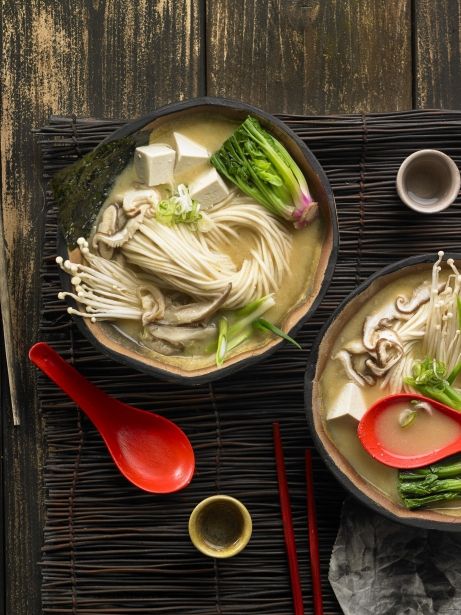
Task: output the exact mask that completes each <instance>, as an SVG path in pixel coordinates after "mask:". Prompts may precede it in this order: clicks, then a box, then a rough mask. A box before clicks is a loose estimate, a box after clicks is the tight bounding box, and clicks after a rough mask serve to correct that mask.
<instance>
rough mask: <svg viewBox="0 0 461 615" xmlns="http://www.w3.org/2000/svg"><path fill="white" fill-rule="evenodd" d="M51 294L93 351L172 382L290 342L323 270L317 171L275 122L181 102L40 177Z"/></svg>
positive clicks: (327, 275) (323, 221)
mask: <svg viewBox="0 0 461 615" xmlns="http://www.w3.org/2000/svg"><path fill="white" fill-rule="evenodd" d="M53 191H54V196H55V198H56V201H57V205H58V210H59V221H60V239H59V248H58V252H59V256H58V258H57V264H58V265H59V267H60V268H61V270H62V276H61V277H62V286H63V288H62V292H61V293H60V295H59V296H60V298H61V299H62V300H65V301H67V302H68V304H69V307H68V311H69V312H70V313H71V314H73V315H74V316H75V320H76V322H77V323H78V325H79V327H80V328H81V329H82V331H83V332H84V334H85V335H86V336H87V337H88V338H89V340H90V341H91V342H92V343H93V344H94V345H95V346H97V347H98V348H99V349H102V350H104V351H105V352H107V353H109V354H110V355H111V356H112V357H113V358H114V359H117V360H119V361H122V362H125V363H128V364H129V365H131V366H133V367H135V368H137V369H140V370H142V371H145V372H148V373H151V374H154V375H158V376H164V377H167V378H168V379H170V380H175V381H179V382H182V383H199V382H206V381H211V380H213V379H216V378H219V377H221V376H224V375H226V374H228V373H231V372H232V371H234V370H236V369H239V368H242V367H244V366H247V365H249V364H251V363H253V362H255V361H257V360H260V359H261V358H263V357H265V356H267V355H268V354H269V353H271V352H273V351H274V350H275V349H276V348H277V346H279V345H280V344H281V343H282V342H284V341H287V340H288V341H289V342H291V343H296V342H295V340H294V339H293V336H294V335H295V334H296V330H297V328H298V327H299V326H300V325H301V324H302V323H303V322H304V321H305V320H306V319H307V318H308V317H309V316H310V315H311V314H312V313H313V311H314V310H315V308H316V307H317V305H318V303H319V302H320V299H321V297H322V295H323V294H324V292H325V290H326V287H327V285H328V283H329V281H330V279H331V276H332V274H333V268H334V264H335V259H336V253H337V245H338V229H337V220H336V209H335V203H334V199H333V194H332V192H331V188H330V185H329V183H328V179H327V177H326V175H325V174H324V172H323V170H322V168H321V166H320V165H319V163H318V161H317V160H316V158H315V156H314V155H313V154H312V153H311V151H310V150H309V149H308V147H307V146H306V145H305V144H304V142H303V141H302V140H301V139H299V138H298V137H297V136H296V135H295V134H294V133H293V132H292V131H291V130H290V129H289V128H288V127H287V126H286V125H285V124H284V123H283V122H281V121H280V120H278V119H277V118H275V117H272V116H271V115H268V114H267V113H265V112H263V111H261V110H259V109H256V108H254V107H252V106H250V105H246V104H243V103H238V102H232V101H227V100H223V99H215V98H201V99H194V100H190V101H186V102H181V103H178V104H172V105H169V106H167V107H163V108H161V109H159V110H157V111H155V112H153V113H152V114H150V115H149V116H147V117H144V118H142V119H140V120H136V121H134V122H131V123H129V124H127V125H125V126H124V127H122V128H121V129H120V130H117V131H116V132H115V133H114V134H113V135H111V136H110V138H108V139H106V140H105V141H104V142H103V143H101V144H100V145H99V146H98V147H97V148H96V149H95V150H93V151H92V152H90V153H89V154H88V155H86V156H85V157H84V158H83V159H81V160H79V161H78V162H76V163H75V164H74V165H72V166H71V167H68V168H66V169H64V170H63V171H61V172H60V173H58V174H57V175H56V176H55V177H54V180H53Z"/></svg>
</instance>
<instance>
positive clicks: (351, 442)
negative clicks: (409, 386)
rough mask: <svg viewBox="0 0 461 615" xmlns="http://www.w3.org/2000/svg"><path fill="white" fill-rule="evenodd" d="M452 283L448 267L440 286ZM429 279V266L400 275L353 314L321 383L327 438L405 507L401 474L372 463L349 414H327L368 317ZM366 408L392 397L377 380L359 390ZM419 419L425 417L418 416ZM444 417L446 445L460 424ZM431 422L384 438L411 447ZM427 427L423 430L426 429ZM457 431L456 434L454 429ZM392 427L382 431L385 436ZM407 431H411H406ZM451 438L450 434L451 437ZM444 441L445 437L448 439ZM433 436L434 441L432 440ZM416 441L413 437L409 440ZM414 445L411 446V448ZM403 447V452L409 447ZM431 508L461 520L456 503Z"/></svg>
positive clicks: (345, 380) (416, 349) (419, 356)
mask: <svg viewBox="0 0 461 615" xmlns="http://www.w3.org/2000/svg"><path fill="white" fill-rule="evenodd" d="M447 278H448V273H447V268H446V267H444V268H443V271H442V273H441V281H442V282H445V281H446V280H447ZM430 279H431V267H430V265H428V266H427V268H426V269H424V270H419V271H417V272H414V273H409V274H407V275H402V276H401V277H399V278H396V279H394V280H392V281H390V282H389V283H388V284H387V285H386V286H385V287H383V288H381V290H378V291H377V292H376V293H375V294H373V295H372V296H371V297H370V298H369V299H368V300H367V301H366V302H365V303H364V304H363V305H362V307H360V308H359V309H357V310H356V312H354V314H353V317H352V318H351V319H350V320H349V321H347V322H345V323H344V326H343V327H342V329H341V331H340V334H339V335H338V337H337V339H335V340H334V343H333V344H332V347H331V350H330V353H329V360H328V361H327V362H326V363H325V367H324V369H323V372H322V373H321V375H320V379H319V385H320V386H319V390H320V396H321V397H320V408H321V412H322V422H323V425H324V428H325V431H326V433H327V434H328V437H329V438H330V439H331V441H332V442H333V443H334V445H335V447H336V448H337V450H338V451H339V452H340V453H341V455H342V456H343V457H344V458H345V459H346V460H347V461H348V462H349V464H350V465H351V466H352V467H353V469H354V470H355V471H356V472H357V473H358V474H359V475H360V476H361V477H363V478H364V479H365V480H366V481H367V482H368V483H370V484H371V485H373V486H374V487H375V488H376V489H377V490H378V491H380V492H381V493H383V494H385V495H386V496H387V497H388V498H389V499H390V500H391V501H393V502H395V503H399V504H401V499H400V496H399V494H398V491H397V487H398V470H396V469H394V468H390V467H388V466H385V465H384V464H382V463H379V462H378V461H376V460H375V459H373V458H372V457H371V456H370V455H369V454H368V453H367V452H366V451H365V449H364V448H363V447H362V445H361V443H360V440H359V439H358V436H357V425H358V422H357V420H355V419H354V418H352V417H351V416H349V415H345V416H341V417H339V418H333V419H329V420H328V419H327V416H328V413H329V411H330V410H331V409H332V408H334V406H335V400H336V399H337V396H338V393H339V392H340V391H341V390H342V389H343V387H344V386H345V385H346V384H347V383H348V382H350V378H349V377H348V376H347V374H346V373H345V370H344V368H343V365H342V364H341V362H340V361H339V360H337V359H334V357H336V355H337V354H338V352H339V351H340V350H342V349H343V348H344V347H347V346H348V344H350V343H351V342H352V341H355V340H361V339H362V336H363V331H364V322H365V319H366V318H367V316H369V315H370V314H374V313H376V312H377V311H378V310H382V309H383V308H384V307H385V306H388V305H390V304H392V303H393V302H395V300H396V298H397V297H399V296H402V297H407V298H408V297H411V295H412V292H413V290H414V289H415V288H417V287H419V286H420V285H421V284H422V283H423V282H425V281H430ZM414 356H415V358H416V360H422V359H423V358H424V357H423V355H422V350H421V345H420V344H419V343H418V344H416V345H415V346H414ZM361 391H362V394H363V397H364V400H365V402H366V407H370V406H371V405H372V404H373V403H374V402H376V401H377V400H378V399H380V398H382V397H385V396H386V395H389V394H391V393H392V392H395V391H391V390H390V388H389V387H388V386H382V384H381V383H380V382H379V381H378V382H377V383H376V384H375V385H374V386H370V385H367V386H364V387H363V389H361ZM420 418H421V417H420ZM445 418H446V417H443V419H442V422H443V425H442V427H441V434H440V435H441V438H442V440H443V442H444V443H447V442H448V440H450V439H451V441H453V439H454V438H455V437H456V435H459V433H460V432H461V428H460V427H459V424H457V423H456V424H455V425H454V426H452V425H451V423H453V422H454V421H452V420H451V419H449V418H447V421H450V426H449V425H448V424H447V421H445V420H444V419H445ZM430 420H431V419H430V417H423V419H422V420H421V422H420V423H419V426H418V425H417V422H416V421H415V423H414V424H412V425H411V426H409V427H408V428H405V429H403V430H402V428H401V427H398V426H396V425H394V427H395V430H394V431H392V433H391V432H388V433H387V435H386V443H387V445H389V446H392V441H393V439H394V436H395V431H397V432H398V433H399V434H400V435H401V436H402V438H405V442H406V444H405V446H407V447H409V446H410V445H409V443H408V442H407V440H406V438H410V433H412V434H414V433H415V432H414V431H413V427H415V426H416V427H415V428H416V430H417V431H418V430H419V429H420V428H423V427H424V428H425V423H426V422H427V421H430ZM423 423H424V425H423ZM452 427H454V430H453V429H452ZM388 428H389V425H386V426H385V427H384V428H383V433H384V431H387V430H388ZM407 429H408V431H406V430H407ZM450 434H451V435H450ZM445 436H446V438H445ZM434 437H435V436H434ZM411 440H412V441H413V437H412V438H411ZM418 440H419V438H416V439H415V441H414V442H413V445H414V448H408V449H407V450H408V453H409V454H411V452H412V451H414V452H415V453H416V452H419V451H420V450H421V446H423V445H424V441H419V442H418ZM394 445H395V447H396V449H395V450H397V448H398V449H399V450H400V445H399V443H398V442H396V443H395V444H394ZM413 445H412V446H413ZM436 445H437V442H436V441H433V443H432V450H433V448H434V447H435V446H436ZM405 446H404V448H405ZM430 508H433V509H437V510H439V512H441V513H443V512H444V511H445V512H446V513H447V514H450V515H455V516H461V500H453V501H451V502H447V503H444V504H434V505H433V506H430Z"/></svg>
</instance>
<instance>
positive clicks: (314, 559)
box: [272, 423, 323, 615]
mask: <svg viewBox="0 0 461 615" xmlns="http://www.w3.org/2000/svg"><path fill="white" fill-rule="evenodd" d="M272 431H273V436H274V446H275V461H276V465H277V479H278V484H279V494H280V507H281V509H282V523H283V531H284V534H285V545H286V549H287V554H288V566H289V569H290V579H291V591H292V594H293V603H294V607H295V615H304V604H303V595H302V591H301V581H300V578H299V566H298V556H297V553H296V543H295V535H294V531H293V517H292V514H291V504H290V495H289V493H288V483H287V476H286V471H285V460H284V456H283V446H282V437H281V435H280V425H279V424H278V423H273V425H272ZM313 482H314V481H313V476H312V456H311V452H310V450H306V484H307V522H308V532H309V552H310V562H311V577H312V594H313V598H314V614H315V615H323V601H322V586H321V582H320V559H319V541H318V534H317V518H316V514H315V500H314V485H313Z"/></svg>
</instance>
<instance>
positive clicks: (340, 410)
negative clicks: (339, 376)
mask: <svg viewBox="0 0 461 615" xmlns="http://www.w3.org/2000/svg"><path fill="white" fill-rule="evenodd" d="M367 409H368V405H367V403H366V401H365V397H364V395H363V392H362V389H361V388H360V387H359V386H358V385H357V384H355V382H348V383H347V384H346V385H344V386H343V388H342V389H341V390H340V391H339V393H338V396H337V397H336V399H335V401H334V402H333V405H332V407H331V409H330V411H329V412H328V416H327V418H328V420H331V419H338V418H340V417H342V416H347V415H349V416H352V418H354V419H356V420H357V421H360V419H361V418H362V417H363V415H364V414H365V412H366V411H367Z"/></svg>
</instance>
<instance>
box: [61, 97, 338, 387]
mask: <svg viewBox="0 0 461 615" xmlns="http://www.w3.org/2000/svg"><path fill="white" fill-rule="evenodd" d="M203 112H206V113H209V114H210V115H212V114H216V115H219V116H221V117H222V116H224V117H227V118H230V119H232V120H236V121H243V120H244V119H245V118H246V117H247V115H248V114H251V115H253V116H255V117H257V118H258V119H259V120H260V121H261V124H262V125H263V126H264V127H265V128H266V129H268V130H269V131H270V132H271V133H272V134H273V135H274V136H276V137H277V138H278V139H279V140H280V141H282V142H283V144H284V145H285V147H286V148H287V149H288V150H289V152H290V153H291V155H292V156H293V158H294V159H295V160H296V162H297V163H298V165H299V166H300V168H301V169H302V171H303V173H304V174H305V176H306V178H307V181H308V184H309V189H310V191H311V193H312V195H313V197H314V198H315V200H316V201H317V202H318V204H319V210H320V215H321V217H322V220H323V224H324V229H325V234H324V241H323V246H322V250H321V255H320V261H319V264H318V267H317V270H316V272H315V276H314V279H313V284H312V292H311V293H310V294H309V296H307V297H306V299H305V300H304V301H303V302H302V303H300V304H298V305H297V306H294V308H293V309H292V310H291V311H290V313H289V314H287V316H286V318H285V320H284V322H283V323H282V325H281V326H282V328H283V330H284V331H286V332H287V333H289V334H290V335H294V334H295V333H296V331H297V330H298V329H299V327H300V326H301V325H302V324H303V323H304V322H305V321H306V320H307V319H308V318H309V317H310V316H311V315H312V314H313V312H314V311H315V309H316V308H317V306H318V305H319V303H320V300H321V298H322V297H323V295H324V293H325V291H326V289H327V287H328V285H329V283H330V281H331V278H332V275H333V270H334V266H335V262H336V256H337V250H338V224H337V218H336V207H335V201H334V198H333V193H332V191H331V187H330V184H329V182H328V179H327V177H326V175H325V173H324V172H323V170H322V167H321V166H320V164H319V163H318V161H317V159H316V157H315V156H314V155H313V154H312V152H311V151H310V150H309V148H308V147H306V145H305V144H304V143H303V142H302V141H301V139H299V138H298V137H297V136H296V135H295V134H294V133H293V132H292V131H291V130H290V129H289V128H288V127H287V126H286V125H285V124H284V123H283V122H281V121H280V120H278V119H277V118H275V117H273V116H272V115H269V114H268V113H265V112H264V111H261V110H260V109H257V108H256V107H252V106H251V105H247V104H245V103H240V102H235V101H230V100H225V99H220V98H197V99H193V100H188V101H185V102H180V103H175V104H172V105H168V106H166V107H162V108H161V109H158V110H157V111H154V112H153V113H151V114H150V115H148V116H146V117H143V118H141V119H138V120H135V121H133V122H130V123H128V124H126V125H125V126H123V127H122V128H120V129H119V130H117V131H115V132H114V133H113V134H112V135H111V136H110V137H109V138H108V139H106V140H105V141H104V142H103V143H102V144H101V145H99V146H98V148H97V149H99V148H100V147H101V146H104V145H106V146H107V144H110V143H113V142H116V141H119V142H122V141H120V140H124V139H126V138H127V137H130V136H134V137H135V139H136V143H137V144H142V143H145V142H147V138H148V133H149V132H150V131H151V130H153V129H154V128H158V127H160V126H162V124H163V123H164V122H167V121H170V120H171V119H173V118H181V117H183V116H190V115H192V114H196V113H203ZM95 151H97V150H95ZM59 254H60V255H61V256H63V257H64V258H70V259H71V260H76V259H77V260H78V258H79V256H78V253H77V250H69V249H68V247H67V242H66V240H65V239H64V237H63V235H62V234H61V237H60V241H59ZM62 282H63V286H64V287H65V288H66V289H67V290H69V289H70V281H69V279H68V276H67V275H63V276H62ZM75 320H76V322H77V324H78V326H79V328H80V329H81V331H82V332H83V333H84V334H85V335H86V337H87V338H88V339H89V340H90V342H92V343H93V344H94V345H95V346H96V347H97V348H98V349H99V350H101V351H104V352H106V353H107V354H109V355H110V356H111V357H112V358H113V359H115V360H117V361H121V362H123V363H126V364H128V365H130V366H131V367H134V368H136V369H139V370H141V371H143V372H146V373H148V374H152V375H154V376H160V377H164V378H166V379H169V380H172V381H176V382H180V383H183V384H200V383H204V382H210V381H212V380H216V379H218V378H222V377H223V376H227V375H228V374H231V373H233V372H235V371H237V370H238V369H242V368H244V367H248V366H249V365H251V364H253V363H256V362H257V361H260V360H261V359H263V358H264V357H267V356H268V355H270V354H271V353H273V352H274V351H275V350H276V349H277V348H278V346H279V345H280V344H281V343H282V342H281V340H280V339H279V338H277V339H270V340H269V341H268V342H267V343H266V344H265V345H263V346H261V347H259V348H257V349H255V350H251V351H244V352H241V353H240V354H237V355H235V356H233V357H231V358H230V359H229V360H228V361H226V362H225V363H224V365H223V366H222V367H220V368H217V367H207V368H201V369H194V370H190V371H188V370H185V369H181V368H179V367H175V366H171V365H168V364H166V363H164V362H162V361H161V360H160V359H159V358H157V356H156V357H152V355H149V354H147V353H146V354H142V353H140V352H139V347H136V345H135V344H134V343H133V345H132V346H130V344H129V343H128V341H127V339H126V338H122V337H121V336H120V337H117V335H115V334H114V330H113V329H112V328H111V327H109V326H107V325H106V324H105V323H94V324H93V323H91V322H89V321H88V319H81V318H78V317H77V318H76V319H75Z"/></svg>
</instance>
